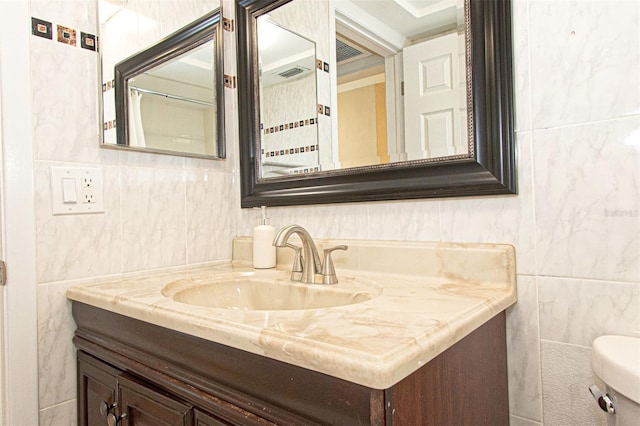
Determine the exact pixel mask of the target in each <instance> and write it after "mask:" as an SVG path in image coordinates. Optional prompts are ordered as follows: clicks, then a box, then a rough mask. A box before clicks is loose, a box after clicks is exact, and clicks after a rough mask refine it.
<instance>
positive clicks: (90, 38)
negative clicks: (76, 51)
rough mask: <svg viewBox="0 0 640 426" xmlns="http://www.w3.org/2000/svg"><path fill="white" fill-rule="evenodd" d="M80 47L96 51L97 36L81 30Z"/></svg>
mask: <svg viewBox="0 0 640 426" xmlns="http://www.w3.org/2000/svg"><path fill="white" fill-rule="evenodd" d="M80 47H82V48H83V49H87V50H93V51H94V52H95V51H96V47H97V46H96V36H94V35H93V34H87V33H84V32H82V31H81V32H80Z"/></svg>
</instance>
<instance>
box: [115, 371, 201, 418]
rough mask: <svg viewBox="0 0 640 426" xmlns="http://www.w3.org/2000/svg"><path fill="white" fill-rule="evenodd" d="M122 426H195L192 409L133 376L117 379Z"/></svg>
mask: <svg viewBox="0 0 640 426" xmlns="http://www.w3.org/2000/svg"><path fill="white" fill-rule="evenodd" d="M118 394H119V402H120V403H119V407H120V410H118V412H119V414H120V416H121V419H122V420H121V422H120V423H119V424H120V425H123V426H127V425H129V426H134V425H135V426H162V425H166V426H169V425H172V426H173V425H181V426H191V425H192V424H193V410H192V407H191V406H190V405H188V404H185V403H183V402H181V401H178V400H176V399H174V398H173V397H171V395H170V394H167V393H165V392H163V391H161V390H159V389H154V388H151V387H150V386H149V385H147V384H143V383H142V382H140V381H137V380H136V379H134V378H132V377H127V376H120V377H119V378H118Z"/></svg>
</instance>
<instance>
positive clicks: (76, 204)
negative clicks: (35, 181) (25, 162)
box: [51, 167, 104, 215]
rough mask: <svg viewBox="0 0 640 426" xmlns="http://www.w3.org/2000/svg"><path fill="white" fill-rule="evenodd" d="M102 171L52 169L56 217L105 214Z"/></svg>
mask: <svg viewBox="0 0 640 426" xmlns="http://www.w3.org/2000/svg"><path fill="white" fill-rule="evenodd" d="M103 200H104V189H103V187H102V169H99V168H96V167H51V203H52V205H51V210H52V213H53V214H54V215H61V214H86V213H104V201H103Z"/></svg>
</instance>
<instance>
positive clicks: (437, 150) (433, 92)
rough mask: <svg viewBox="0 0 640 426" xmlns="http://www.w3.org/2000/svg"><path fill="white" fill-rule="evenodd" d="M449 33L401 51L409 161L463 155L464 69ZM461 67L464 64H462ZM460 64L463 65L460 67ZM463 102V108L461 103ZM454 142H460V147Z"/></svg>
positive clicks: (456, 39) (454, 36) (456, 43)
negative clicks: (461, 68)
mask: <svg viewBox="0 0 640 426" xmlns="http://www.w3.org/2000/svg"><path fill="white" fill-rule="evenodd" d="M458 46H459V36H458V34H456V33H451V34H447V35H444V36H442V37H438V38H436V39H433V40H427V41H425V42H422V43H418V44H415V45H412V46H409V47H407V48H405V49H404V51H403V63H404V114H405V149H406V151H407V159H408V160H418V159H422V158H434V157H443V156H448V155H456V154H461V153H466V152H467V148H466V137H465V136H464V133H463V132H462V130H464V129H461V127H463V126H461V125H460V123H465V122H466V119H465V118H464V115H465V114H464V112H465V108H466V105H465V102H464V99H465V96H464V87H465V84H464V77H462V78H463V80H462V81H460V79H461V75H462V76H464V75H465V73H464V67H463V70H462V72H461V70H460V67H461V64H460V57H462V58H464V55H460V54H459V52H458ZM463 64H464V62H463ZM463 64H462V65H463ZM461 99H462V100H463V102H462V104H461V101H460V100H461ZM456 141H463V143H462V144H461V147H460V146H459V145H460V144H459V145H456Z"/></svg>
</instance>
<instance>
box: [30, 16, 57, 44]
mask: <svg viewBox="0 0 640 426" xmlns="http://www.w3.org/2000/svg"><path fill="white" fill-rule="evenodd" d="M52 25H53V24H52V23H51V22H47V21H43V20H42V19H38V18H33V17H32V18H31V34H33V35H34V36H38V37H43V38H48V39H49V40H52V39H53V34H52V32H51V28H52Z"/></svg>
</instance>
